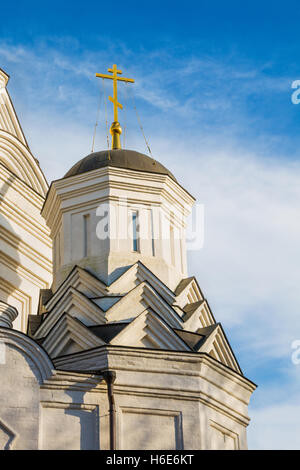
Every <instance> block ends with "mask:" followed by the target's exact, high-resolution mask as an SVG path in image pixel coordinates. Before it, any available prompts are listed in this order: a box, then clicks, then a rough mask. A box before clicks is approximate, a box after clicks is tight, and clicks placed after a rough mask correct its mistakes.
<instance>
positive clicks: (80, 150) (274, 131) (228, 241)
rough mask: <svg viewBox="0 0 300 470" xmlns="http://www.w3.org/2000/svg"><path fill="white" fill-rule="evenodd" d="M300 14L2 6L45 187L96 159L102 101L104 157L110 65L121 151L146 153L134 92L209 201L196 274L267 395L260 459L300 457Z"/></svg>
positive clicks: (282, 7)
mask: <svg viewBox="0 0 300 470" xmlns="http://www.w3.org/2000/svg"><path fill="white" fill-rule="evenodd" d="M299 10H300V5H299V2H294V1H290V2H289V1H286V2H279V1H275V2H274V1H272V2H271V1H259V2H258V1H256V0H252V1H251V2H250V1H249V2H240V1H232V0H227V1H226V2H225V1H218V0H216V1H215V2H211V1H202V0H198V1H195V2H193V1H187V2H174V1H172V2H170V1H163V2H162V1H160V2H158V1H153V0H152V1H151V2H140V1H139V2H136V1H131V2H120V1H117V0H115V1H114V2H110V3H109V2H105V3H104V2H101V1H100V2H99V1H98V2H94V1H90V0H86V1H85V2H84V3H82V2H76V1H72V2H70V1H66V0H65V1H64V2H61V1H59V2H58V1H57V0H52V1H51V2H48V1H45V2H40V1H39V2H35V1H30V0H28V1H26V2H19V1H14V2H11V3H9V2H4V3H3V4H2V5H1V17H2V21H1V25H0V68H2V69H4V70H5V71H6V72H7V73H8V74H9V75H10V76H11V79H10V82H9V86H8V90H9V92H10V95H11V97H12V99H13V102H14V105H15V108H16V110H17V113H18V116H19V119H20V121H21V125H22V127H23V130H24V132H25V135H26V137H27V140H28V142H29V145H30V148H31V150H32V152H33V154H34V155H35V157H36V158H38V160H39V161H40V165H41V167H42V169H43V170H44V172H45V175H46V177H47V179H48V181H49V182H50V181H51V180H53V179H57V178H60V177H62V176H63V175H64V173H65V172H66V171H67V170H68V169H69V168H70V167H71V166H72V165H73V164H74V163H75V162H76V161H77V160H79V159H81V158H83V157H84V156H86V155H87V154H89V153H90V151H91V148H92V138H93V131H94V125H95V121H96V117H97V108H98V103H99V99H100V98H101V101H100V114H99V125H98V129H97V136H96V140H95V150H102V149H105V148H107V142H106V131H105V108H104V104H103V96H102V95H103V88H102V80H97V79H96V78H95V72H101V73H105V72H106V70H107V68H108V67H110V66H112V64H113V63H116V64H117V65H118V68H121V69H122V70H123V73H124V75H125V76H127V77H132V78H134V79H135V80H136V83H135V84H134V85H133V86H131V85H128V86H125V85H124V86H123V87H119V89H120V92H119V98H120V101H121V102H122V103H123V104H125V109H126V112H125V110H124V111H123V112H120V115H119V119H120V121H121V123H122V125H123V127H124V125H125V127H126V133H125V137H126V141H125V143H126V148H131V149H134V150H137V151H141V152H143V153H146V152H147V149H146V146H145V142H144V140H143V136H142V134H141V131H140V129H139V126H138V123H137V119H136V116H135V114H134V110H133V106H132V96H134V100H135V103H136V106H137V109H138V112H139V115H140V118H141V121H142V124H143V127H144V131H145V134H146V137H147V139H148V141H149V144H150V147H151V150H152V154H153V156H154V158H156V159H158V160H159V161H160V162H161V163H163V164H164V165H165V166H167V167H168V168H169V169H170V170H171V171H172V172H173V173H174V174H175V175H176V177H177V179H178V180H179V182H180V183H181V184H182V185H183V186H184V187H185V188H186V189H187V190H188V191H189V192H190V193H191V194H193V195H194V196H195V197H196V199H197V201H198V202H199V203H202V204H204V206H205V233H204V247H203V249H202V250H200V251H198V252H191V253H189V255H188V256H189V273H190V275H192V274H194V275H196V277H197V279H198V281H199V283H200V286H201V288H202V290H203V291H204V293H205V295H206V297H207V299H208V301H209V303H210V306H211V308H212V310H213V312H214V315H215V317H216V319H217V321H221V322H222V324H223V326H224V329H225V331H226V333H227V335H228V338H229V340H230V342H231V345H232V347H233V349H234V351H235V353H236V355H237V357H238V359H239V362H240V365H241V367H242V369H243V371H244V373H245V375H246V376H247V377H248V378H250V379H251V380H252V381H254V382H255V383H257V384H258V385H259V387H258V389H257V390H256V391H255V392H254V394H253V396H252V399H251V403H250V408H249V413H250V416H251V418H252V421H251V423H250V426H249V428H248V441H249V448H251V449H279V448H284V449H288V448H294V449H300V402H299V386H300V364H299V365H295V364H293V363H292V360H291V355H292V352H293V350H292V348H291V344H292V342H293V341H295V340H298V339H300V320H299V311H300V293H299V280H300V264H299V246H300V244H299V239H300V219H299V209H300V207H299V206H300V186H299V181H300V150H299V149H300V145H299V144H300V132H299V131H300V105H295V104H292V101H291V95H292V92H293V90H292V89H291V85H292V82H293V81H294V80H297V79H300V60H299V59H300V39H299V12H300V11H299ZM110 87H111V83H110V82H109V83H106V90H105V91H106V94H108V92H109V93H111V88H110ZM129 87H130V88H129ZM107 108H108V121H109V122H111V121H112V113H111V105H108V107H107Z"/></svg>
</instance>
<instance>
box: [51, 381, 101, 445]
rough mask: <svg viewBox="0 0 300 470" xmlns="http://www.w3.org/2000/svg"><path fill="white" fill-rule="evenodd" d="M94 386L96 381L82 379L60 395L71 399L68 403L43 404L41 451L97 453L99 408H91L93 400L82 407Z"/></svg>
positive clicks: (93, 406) (98, 443) (94, 406)
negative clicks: (86, 451)
mask: <svg viewBox="0 0 300 470" xmlns="http://www.w3.org/2000/svg"><path fill="white" fill-rule="evenodd" d="M100 381H101V379H100V378H99V382H100ZM97 382H98V380H97V381H96V380H95V379H94V378H90V377H88V378H86V379H85V378H84V377H83V380H82V381H78V382H76V383H74V384H73V385H72V387H70V388H69V389H68V390H65V391H64V393H65V394H66V395H69V397H70V398H71V400H72V401H71V402H68V403H54V402H49V403H43V409H42V413H43V419H42V422H43V429H42V433H43V438H42V442H43V443H44V445H43V449H46V450H99V449H100V432H99V427H100V416H99V406H98V405H97V404H93V400H88V404H86V403H85V401H87V400H86V399H85V395H86V393H88V392H89V391H91V390H92V389H93V388H94V387H96V385H97ZM94 396H97V395H96V394H95V395H94ZM91 402H92V404H91ZM102 417H103V416H102Z"/></svg>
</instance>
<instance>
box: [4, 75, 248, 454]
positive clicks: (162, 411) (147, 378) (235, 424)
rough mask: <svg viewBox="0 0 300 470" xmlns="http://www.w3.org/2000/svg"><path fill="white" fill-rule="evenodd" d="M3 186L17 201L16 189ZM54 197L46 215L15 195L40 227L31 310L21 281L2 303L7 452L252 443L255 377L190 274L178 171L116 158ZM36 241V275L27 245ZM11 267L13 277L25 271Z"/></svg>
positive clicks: (54, 189) (57, 186) (61, 185)
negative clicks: (143, 167)
mask: <svg viewBox="0 0 300 470" xmlns="http://www.w3.org/2000/svg"><path fill="white" fill-rule="evenodd" d="M3 76H4V77H6V76H5V74H4V75H3ZM5 85H6V82H5V83H4V88H3V89H5ZM0 114H1V113H0ZM1 122H2V121H0V128H1ZM2 125H3V124H2ZM0 132H2V131H0ZM23 145H25V144H24V143H23ZM24 152H25V151H24ZM129 153H130V152H129ZM128 155H129V154H128ZM129 156H130V155H129ZM11 158H12V160H13V159H14V157H13V155H12V156H11ZM145 158H147V157H145ZM0 159H1V147H0ZM8 160H9V159H8ZM30 164H32V166H33V170H32V171H33V173H34V174H36V175H37V179H38V181H40V184H41V181H43V180H42V179H41V174H40V173H39V171H40V170H39V167H38V165H37V164H36V162H35V160H32V161H31V160H30ZM22 165H23V164H22V163H20V166H21V167H22ZM8 166H9V165H5V163H4V164H3V171H7V172H8V171H9V169H8ZM35 172H36V173H35ZM13 183H14V184H15V181H14V182H13ZM17 183H18V185H21V184H22V185H23V186H24V187H25V185H26V188H27V187H28V188H29V183H28V182H26V181H23V180H22V179H21V177H19V178H18V179H17ZM36 184H37V183H36ZM23 186H22V187H23ZM9 190H10V191H12V189H11V187H9ZM29 190H30V191H33V190H32V189H28V191H29ZM44 190H45V191H46V187H45V188H44ZM34 191H35V193H34V194H37V191H36V190H34ZM2 194H3V197H2V200H4V201H5V204H8V203H9V202H10V197H13V196H12V195H13V194H14V193H13V192H9V191H7V192H6V193H5V194H4V193H2ZM44 196H45V192H44V194H39V195H38V196H37V197H39V198H40V199H39V201H40V206H39V208H40V209H41V208H42V206H43V208H42V214H41V215H40V214H39V212H38V211H37V210H36V211H35V212H34V210H33V208H32V207H31V206H28V207H27V206H26V205H25V203H24V202H23V198H25V196H24V195H23V194H22V197H21V195H20V197H19V199H18V198H16V199H15V201H14V205H15V207H16V209H17V210H19V208H20V210H22V208H24V210H25V207H26V210H27V211H28V217H29V216H30V217H32V218H34V219H35V220H34V221H32V223H34V224H35V225H34V226H35V227H36V228H35V231H34V232H32V230H31V231H30V230H29V228H28V230H27V231H23V232H21V231H19V232H18V233H19V245H18V246H17V247H15V252H14V256H15V257H16V256H18V257H19V259H20V260H21V261H20V266H21V267H22V271H20V272H21V273H22V276H23V277H24V279H23V277H22V282H23V284H22V282H21V281H20V284H18V285H21V286H22V290H23V291H24V293H25V294H26V295H27V297H28V298H30V299H31V303H30V304H29V307H28V310H27V311H26V312H27V313H24V310H22V308H20V305H19V304H17V302H16V300H15V299H14V295H15V292H17V288H18V287H17V285H16V282H15V285H14V287H13V288H12V289H11V291H10V294H9V295H7V297H4V295H3V294H2V293H1V295H2V297H1V298H0V299H1V300H3V302H2V304H1V303H0V374H1V385H0V448H6V449H8V448H10V449H100V450H101V449H109V448H114V449H166V450H168V449H246V448H247V438H246V428H247V425H248V423H249V417H248V403H249V400H250V397H251V394H252V392H253V391H254V390H255V385H254V384H253V383H252V382H251V381H249V380H248V379H246V378H245V377H244V375H243V373H242V371H241V369H240V366H239V364H238V362H237V359H236V357H235V355H234V353H233V351H232V349H231V347H230V345H229V343H228V340H227V338H226V335H225V333H224V330H223V328H222V326H221V325H220V324H219V323H217V322H216V321H215V319H214V316H213V314H212V312H211V310H210V307H209V305H208V303H207V301H206V299H205V297H204V296H203V293H202V292H201V289H200V288H199V285H198V283H197V281H196V279H195V278H194V277H188V275H187V265H186V247H185V230H186V217H187V215H188V214H189V212H190V210H191V207H192V204H193V202H194V199H193V198H192V196H190V195H189V194H188V193H187V192H186V191H185V190H184V189H183V188H182V187H181V186H180V185H179V184H178V183H177V182H176V181H175V180H174V179H173V178H171V177H170V176H169V175H167V174H159V173H153V172H152V173H150V172H147V171H136V170H134V169H132V168H131V169H129V168H124V167H123V168H117V167H112V166H109V165H108V166H105V167H101V168H95V169H93V170H92V171H87V172H86V173H81V174H76V175H73V176H70V177H67V178H63V179H60V180H57V181H54V182H53V183H52V184H51V186H50V189H49V191H48V194H47V196H46V199H45V203H44V204H43V202H44ZM6 200H7V201H6ZM1 214H2V209H1ZM9 223H10V224H12V223H13V221H12V216H11V219H9ZM0 225H2V224H0ZM103 229H104V230H103ZM15 230H17V229H15ZM19 230H21V229H19ZM105 230H106V234H107V236H106V237H104V236H103V232H105ZM11 232H12V230H11V231H10V233H11ZM30 236H32V237H35V238H36V240H35V241H34V242H33V241H31V245H30V246H32V247H34V249H35V250H36V256H35V257H34V260H35V261H34V262H33V261H31V262H32V264H31V267H30V270H31V272H32V275H31V284H29V283H28V280H26V279H25V277H26V276H25V274H23V273H24V272H25V271H26V269H29V268H28V263H29V261H28V259H27V258H30V256H29V255H30V253H31V252H30V250H29V249H28V250H27V252H26V256H27V258H26V256H25V255H24V254H23V252H22V250H21V246H22V247H23V246H27V245H29V241H30V239H29V237H30ZM52 241H53V283H52V285H50V283H51V268H50V270H49V271H47V269H46V268H45V266H46V264H47V263H46V260H48V261H49V260H50V259H51V254H50V252H49V250H50V248H51V244H52ZM41 243H44V245H41ZM23 244H24V245H23ZM7 250H8V248H7ZM23 251H26V250H25V249H23ZM37 255H39V256H37ZM26 263H27V264H26ZM1 266H2V265H1ZM6 266H7V265H4V264H3V268H2V267H1V269H2V270H3V272H4V268H5V273H4V276H3V279H7V277H8V276H9V275H10V274H9V273H10V271H11V275H13V273H14V269H12V268H9V267H6ZM50 266H51V267H52V264H51V265H50ZM9 269H10V271H9ZM6 270H7V273H8V274H7V275H6ZM15 271H16V272H18V271H17V267H16V269H15ZM26 272H27V271H26ZM47 276H48V277H47ZM36 278H38V279H39V280H40V282H41V286H40V287H39V288H37V286H36V283H37V281H35V279H36ZM25 280H26V281H27V284H24V283H25ZM12 285H13V284H12ZM0 286H1V289H2V290H3V291H4V287H3V286H4V283H3V284H2V283H1V284H0ZM50 287H51V289H50ZM39 289H41V292H40V295H39V293H38V290H39ZM2 290H0V292H2ZM8 304H10V305H8ZM18 312H19V316H18V317H17V314H18ZM28 313H29V314H30V316H29V318H28V330H26V325H25V322H26V319H27V315H28ZM18 318H21V324H20V323H17V322H18ZM22 322H23V323H22ZM12 324H13V326H14V329H12V328H11V326H12ZM15 325H17V326H18V328H17V329H20V330H22V331H17V329H16V328H15ZM26 331H27V333H28V334H27V335H26V334H24V332H26ZM16 384H17V385H16ZM16 386H17V388H18V393H17V394H15V393H14V390H15V388H16Z"/></svg>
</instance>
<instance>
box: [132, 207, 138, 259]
mask: <svg viewBox="0 0 300 470" xmlns="http://www.w3.org/2000/svg"><path fill="white" fill-rule="evenodd" d="M132 249H133V251H139V222H138V213H137V212H132Z"/></svg>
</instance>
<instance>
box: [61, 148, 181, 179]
mask: <svg viewBox="0 0 300 470" xmlns="http://www.w3.org/2000/svg"><path fill="white" fill-rule="evenodd" d="M106 166H114V167H117V168H126V169H127V170H137V171H145V172H148V173H158V174H161V175H168V176H170V178H172V179H173V180H174V181H176V178H175V177H174V176H173V175H172V173H171V172H170V171H169V170H167V168H165V167H164V166H163V165H161V164H160V163H159V162H158V161H156V160H154V158H150V157H148V156H147V155H144V154H143V153H139V152H135V151H134V150H102V151H101V152H94V153H91V154H90V155H88V156H87V157H85V158H83V159H82V160H79V162H77V163H75V165H73V166H72V168H71V169H70V170H69V171H68V173H66V174H65V176H64V177H65V178H66V177H68V176H75V175H80V174H81V173H85V172H87V171H91V170H96V169H98V168H104V167H106Z"/></svg>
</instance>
